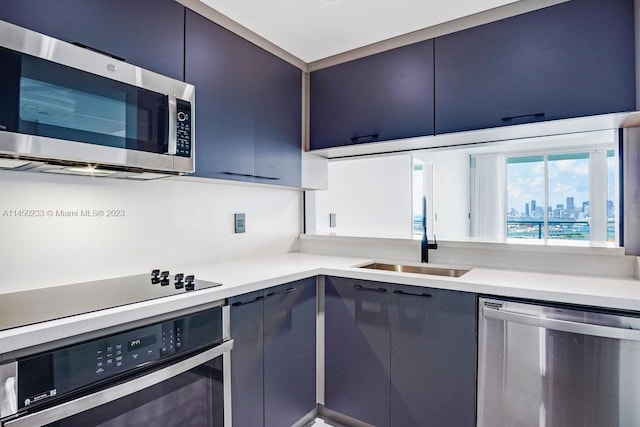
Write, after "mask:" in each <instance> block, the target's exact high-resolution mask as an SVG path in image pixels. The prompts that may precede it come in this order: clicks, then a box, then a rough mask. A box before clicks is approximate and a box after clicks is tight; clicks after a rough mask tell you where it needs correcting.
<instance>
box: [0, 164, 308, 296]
mask: <svg viewBox="0 0 640 427" xmlns="http://www.w3.org/2000/svg"><path fill="white" fill-rule="evenodd" d="M301 199H302V196H301V192H299V191H297V190H295V189H286V188H283V189H280V188H271V187H266V186H265V187H258V186H249V185H238V184H234V183H229V184H227V183H224V182H222V181H204V180H186V179H183V178H171V179H162V180H156V181H147V182H138V181H125V180H117V179H110V178H89V177H78V176H59V175H51V174H45V173H31V172H13V171H0V239H1V240H0V276H1V277H2V280H0V293H5V292H13V291H19V290H23V289H31V288H39V287H46V286H53V285H59V284H66V283H74V282H82V281H88V280H95V279H101V278H108V277H117V276H122V275H129V274H138V273H145V272H149V271H150V270H151V269H153V268H161V269H176V268H179V267H180V266H186V265H194V264H200V263H207V262H212V261H220V260H225V259H233V258H242V257H248V256H255V255H264V254H277V253H285V252H290V251H292V250H297V248H298V235H299V233H300V229H301ZM110 210H111V211H115V213H116V214H122V213H123V214H124V216H115V217H108V216H107V215H108V213H109V211H110ZM21 211H23V212H21ZM83 212H84V213H85V216H83ZM87 212H88V214H89V215H91V216H87V215H86V213H87ZM238 212H242V213H245V214H246V233H244V234H234V230H233V224H234V218H233V214H234V213H238ZM74 213H75V214H77V216H65V214H70V215H73V214H74ZM21 214H22V215H21ZM100 215H102V216H100ZM176 272H177V271H176ZM185 273H188V272H187V271H185Z"/></svg>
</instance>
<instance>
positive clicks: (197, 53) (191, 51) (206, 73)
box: [185, 10, 255, 181]
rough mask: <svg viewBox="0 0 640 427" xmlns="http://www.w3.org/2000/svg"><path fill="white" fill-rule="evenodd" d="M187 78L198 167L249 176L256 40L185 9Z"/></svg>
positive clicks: (204, 173)
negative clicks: (193, 93)
mask: <svg viewBox="0 0 640 427" xmlns="http://www.w3.org/2000/svg"><path fill="white" fill-rule="evenodd" d="M185 80H186V81H187V82H188V83H191V84H194V85H195V87H196V125H195V126H196V172H195V176H201V177H206V178H219V179H231V180H241V181H251V180H252V176H253V166H254V161H253V146H254V102H255V95H254V83H253V45H252V44H251V43H249V42H248V41H246V40H244V39H243V38H241V37H239V36H237V35H235V34H233V33H231V32H230V31H228V30H226V29H224V28H222V27H220V26H219V25H217V24H215V23H213V22H211V21H209V20H208V19H206V18H204V17H202V16H200V15H198V14H196V13H194V12H192V11H190V10H187V16H186V54H185Z"/></svg>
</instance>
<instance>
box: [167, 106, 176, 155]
mask: <svg viewBox="0 0 640 427" xmlns="http://www.w3.org/2000/svg"><path fill="white" fill-rule="evenodd" d="M168 97H169V138H168V141H167V142H168V143H169V144H168V147H167V153H166V154H171V155H175V154H176V153H177V152H178V100H177V98H176V96H175V95H168Z"/></svg>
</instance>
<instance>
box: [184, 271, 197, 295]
mask: <svg viewBox="0 0 640 427" xmlns="http://www.w3.org/2000/svg"><path fill="white" fill-rule="evenodd" d="M184 280H185V281H186V283H185V284H184V288H185V289H186V290H187V291H193V290H194V289H195V288H196V284H195V283H194V281H195V280H196V278H195V277H194V276H193V274H190V275H188V276H187V277H185V279H184Z"/></svg>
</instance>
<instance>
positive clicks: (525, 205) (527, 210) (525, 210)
mask: <svg viewBox="0 0 640 427" xmlns="http://www.w3.org/2000/svg"><path fill="white" fill-rule="evenodd" d="M524 216H526V217H527V218H529V203H525V204H524Z"/></svg>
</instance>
